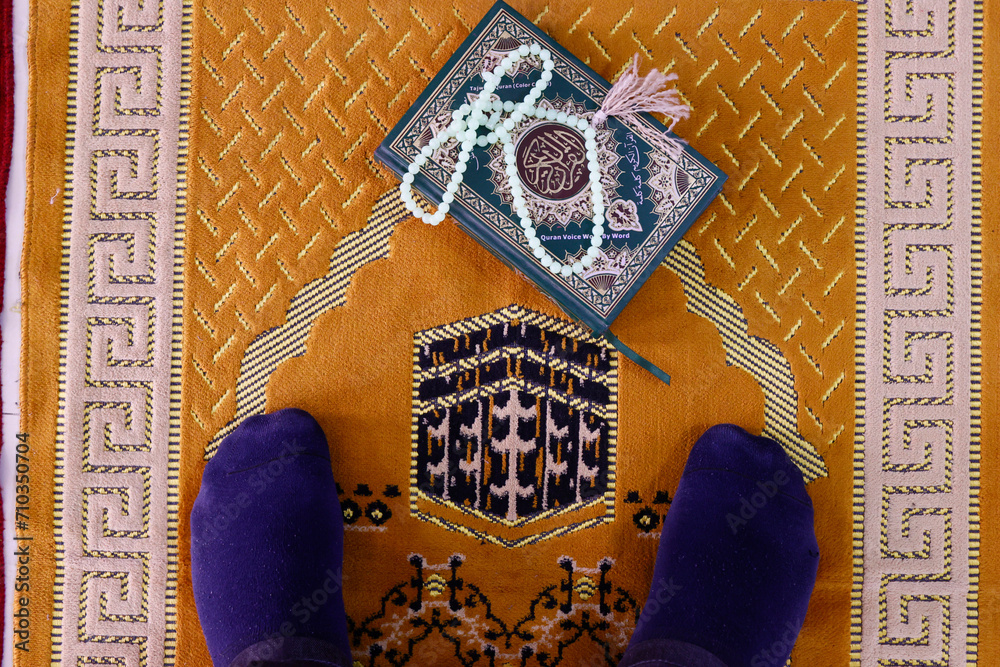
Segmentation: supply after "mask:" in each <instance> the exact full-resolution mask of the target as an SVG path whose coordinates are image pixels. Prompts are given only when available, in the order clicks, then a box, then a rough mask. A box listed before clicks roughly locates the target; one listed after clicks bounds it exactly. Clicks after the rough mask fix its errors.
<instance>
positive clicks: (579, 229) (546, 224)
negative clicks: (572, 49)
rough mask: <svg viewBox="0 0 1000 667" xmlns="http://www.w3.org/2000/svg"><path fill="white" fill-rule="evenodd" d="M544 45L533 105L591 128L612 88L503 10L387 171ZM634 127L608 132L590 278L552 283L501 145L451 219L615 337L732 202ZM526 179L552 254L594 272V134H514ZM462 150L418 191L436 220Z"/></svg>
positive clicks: (394, 148) (478, 165)
mask: <svg viewBox="0 0 1000 667" xmlns="http://www.w3.org/2000/svg"><path fill="white" fill-rule="evenodd" d="M535 42H537V43H538V44H540V45H541V46H542V47H543V48H547V49H549V50H550V51H551V53H552V59H553V60H554V64H555V67H554V69H553V70H552V79H551V81H550V83H549V85H548V87H547V88H546V89H545V91H544V94H543V95H542V97H541V99H539V100H538V102H537V103H536V104H535V106H536V107H539V108H542V109H546V110H548V109H554V110H555V111H556V112H565V113H566V114H568V115H575V116H577V117H580V118H586V119H588V120H589V119H591V118H592V117H593V115H594V113H595V112H596V111H597V110H598V109H599V108H600V106H601V102H602V101H603V100H604V97H605V96H606V94H607V92H608V89H609V88H610V84H609V83H608V82H607V81H605V80H604V79H603V78H601V77H600V76H598V75H597V74H596V73H594V71H593V70H591V69H590V68H589V67H588V66H587V65H585V64H584V63H583V62H581V61H580V60H579V59H578V58H576V57H575V56H573V55H572V54H571V53H569V52H568V51H566V50H565V49H564V48H562V47H561V46H559V45H558V44H557V43H556V42H555V41H553V40H552V39H551V38H549V37H548V36H547V35H546V34H545V33H543V32H542V31H540V30H538V28H536V27H535V26H534V25H533V24H532V23H531V22H530V21H528V20H527V19H525V18H524V17H523V16H521V15H520V14H518V13H517V12H516V11H514V10H513V9H511V8H510V7H509V6H507V5H506V4H505V3H503V2H497V3H496V4H495V5H494V6H493V7H492V8H491V9H490V11H489V12H488V13H487V14H486V16H485V17H484V18H483V19H482V21H480V22H479V24H478V25H477V26H476V27H475V28H473V30H472V32H471V34H470V35H469V37H468V38H467V39H466V40H465V41H464V42H463V43H462V45H461V46H460V47H459V48H458V50H457V51H456V52H455V53H454V54H453V55H452V57H451V58H450V59H449V60H448V62H447V63H446V64H445V65H444V67H442V68H441V71H440V72H438V74H437V75H436V76H435V77H434V79H433V80H432V81H431V82H430V84H428V86H427V88H426V89H425V90H424V92H423V93H422V94H421V95H420V97H419V98H418V99H417V101H416V102H415V103H414V104H413V106H411V107H410V109H409V110H408V111H407V112H406V114H404V116H403V118H402V119H401V120H400V121H399V122H398V123H397V124H396V126H395V127H393V128H392V130H391V131H390V132H389V134H388V136H387V137H386V139H385V140H384V141H383V142H382V144H381V145H380V146H379V147H378V148H377V149H376V151H375V157H376V158H377V159H378V160H380V161H381V162H382V163H383V164H385V165H386V166H387V167H388V168H389V169H391V170H392V171H393V172H395V173H396V174H397V175H400V176H401V175H403V174H405V173H406V171H407V169H408V168H409V166H410V164H412V163H413V161H414V158H415V156H416V155H417V154H418V153H420V151H421V149H423V148H424V147H425V146H428V145H429V144H430V143H431V140H432V139H433V138H434V137H435V136H438V135H439V134H442V133H443V132H445V130H446V129H447V127H448V125H449V124H450V123H451V121H452V113H453V112H454V111H455V110H457V109H458V108H459V107H460V106H461V105H463V104H471V103H472V101H473V100H474V98H475V97H476V96H477V95H478V94H479V93H480V91H482V90H483V83H484V82H483V78H482V74H483V72H490V71H492V70H493V69H494V68H495V67H496V66H497V64H499V63H500V62H501V61H502V60H503V59H504V57H505V56H507V55H508V54H510V53H511V52H514V51H516V50H517V49H518V47H520V46H521V45H522V44H525V45H530V44H532V43H535ZM541 73H542V62H541V60H540V59H539V58H537V57H535V56H531V57H528V58H525V59H522V60H521V61H520V62H519V63H518V65H517V67H516V69H514V70H513V71H512V72H510V73H509V74H508V75H507V76H505V77H504V78H503V79H502V81H501V82H500V83H499V85H497V87H496V90H495V91H494V93H493V95H494V96H495V97H496V98H498V99H499V100H500V101H501V102H506V101H508V100H510V101H513V102H515V103H517V102H519V101H521V100H522V99H523V98H524V97H525V95H526V94H527V93H528V92H529V91H530V90H531V88H532V86H534V85H535V83H536V82H537V81H538V79H539V77H540V76H541ZM636 118H637V120H636V121H634V122H631V121H629V122H627V123H625V122H622V121H621V120H620V119H618V118H616V117H613V116H612V117H609V118H608V119H607V120H606V121H605V122H603V123H601V124H599V125H598V126H597V127H596V128H595V129H596V130H597V137H596V139H597V155H598V161H599V163H600V167H601V169H600V172H601V180H600V182H601V186H602V189H603V192H604V203H605V206H606V211H605V214H604V216H605V222H604V230H605V231H604V235H603V237H604V243H603V245H602V246H601V248H600V253H599V254H598V256H597V257H596V258H595V260H594V261H593V263H592V264H591V265H590V266H589V267H587V268H586V269H585V270H584V271H583V272H582V273H580V274H571V275H569V276H563V275H560V274H553V273H552V272H550V271H549V270H548V269H546V268H545V267H544V266H543V265H542V263H541V261H540V259H539V258H538V257H536V256H535V254H534V252H533V251H532V248H531V247H530V246H529V243H528V241H529V240H528V238H527V237H526V236H525V234H524V231H523V230H522V228H521V226H520V224H519V220H518V216H517V215H516V213H515V211H514V208H513V207H514V199H513V196H512V195H511V192H510V182H509V178H508V175H507V172H506V166H505V162H504V156H503V151H502V148H501V146H500V144H499V143H498V144H492V145H489V144H488V145H486V146H478V145H477V146H475V147H474V148H473V149H472V151H471V153H472V154H471V157H470V159H469V162H468V164H467V167H468V168H467V171H466V172H465V175H464V179H463V181H462V183H461V185H460V187H459V190H458V192H456V193H455V198H454V201H453V202H452V204H451V209H450V211H449V213H450V215H451V216H452V218H453V219H454V220H455V221H456V222H457V223H458V224H459V225H460V226H461V227H462V228H463V229H464V230H465V231H466V232H467V233H469V234H470V235H471V236H472V237H473V238H475V239H476V240H477V241H479V242H480V243H481V244H482V245H484V246H485V247H486V248H487V249H489V250H490V251H491V252H492V253H493V254H494V255H496V256H497V257H499V258H500V259H501V260H502V261H503V262H504V263H506V264H507V265H508V266H510V267H511V268H513V269H514V270H516V271H518V272H519V273H521V274H522V275H524V276H525V277H526V278H527V279H528V280H530V281H532V282H533V283H534V284H535V285H536V286H537V287H538V288H539V289H540V290H541V291H542V292H543V293H545V294H546V295H548V296H549V297H550V298H551V299H553V300H554V301H555V302H556V303H557V304H558V305H559V306H560V307H561V308H562V309H563V310H564V311H565V312H566V313H567V314H568V315H570V316H571V317H573V318H575V319H577V320H579V321H580V322H582V323H583V324H584V325H586V326H587V327H589V328H590V329H591V330H592V331H593V332H594V334H595V335H602V334H604V333H605V332H606V331H607V330H608V329H609V327H610V326H611V323H612V322H613V321H614V319H615V318H616V317H617V316H618V314H619V313H620V312H621V310H622V309H623V308H624V307H625V305H626V304H627V303H628V302H629V300H630V299H631V298H632V296H633V295H634V294H635V293H636V292H637V291H638V290H639V288H640V287H641V286H642V284H643V283H644V282H645V281H646V279H647V278H648V277H649V276H650V274H652V272H653V271H654V270H655V269H656V267H657V266H659V265H660V263H661V262H662V261H663V258H664V257H665V256H666V255H667V253H668V252H670V249H671V248H672V247H673V246H674V244H675V243H677V241H678V240H680V238H681V236H682V235H683V234H684V232H685V231H686V230H687V229H688V227H690V226H691V224H692V223H693V222H694V220H695V219H696V218H697V217H698V216H699V215H700V214H701V212H702V211H704V209H705V208H706V207H707V206H708V205H709V204H710V203H711V201H712V200H713V199H714V198H715V196H716V195H717V194H718V193H719V190H721V188H722V184H723V183H724V182H725V180H726V175H725V174H724V173H722V172H721V171H720V170H719V169H718V168H717V167H716V166H715V165H713V164H712V163H711V162H709V161H708V160H707V159H705V158H704V157H703V156H702V155H700V154H699V153H698V152H697V151H695V150H694V149H692V148H691V147H690V146H688V145H686V144H684V150H683V151H681V152H679V153H677V152H676V151H675V153H677V154H675V155H670V154H668V153H667V152H665V151H663V150H662V149H660V148H657V147H656V146H657V144H659V145H662V143H663V142H662V141H661V142H656V141H655V139H656V137H657V135H662V134H664V133H666V132H667V128H666V127H664V126H663V124H662V123H660V122H658V121H657V120H656V119H655V118H653V117H652V116H651V115H649V114H640V115H639V116H637V117H636ZM511 135H512V137H513V143H514V145H515V157H516V165H517V174H518V177H519V179H520V182H521V186H522V189H523V191H524V193H525V197H524V198H525V200H526V202H527V208H528V209H529V210H530V212H531V219H532V220H533V221H534V222H535V229H536V234H537V237H538V238H539V240H540V241H541V242H542V245H543V246H544V247H545V249H546V250H548V251H549V252H550V253H551V254H552V255H554V256H555V257H556V258H557V259H558V260H560V261H561V262H563V263H564V264H572V263H573V262H574V261H576V260H578V259H580V258H582V257H583V256H584V255H585V254H586V252H587V250H588V248H589V247H590V245H591V230H592V229H593V228H594V225H593V222H592V219H591V212H592V210H593V207H592V200H591V189H590V181H589V172H588V159H587V157H586V148H585V139H584V134H583V132H582V131H578V130H576V129H574V128H570V127H568V126H566V125H564V124H560V123H557V122H554V121H550V120H548V119H539V118H536V117H534V116H532V117H526V118H524V119H522V120H521V121H520V122H518V123H517V124H516V125H515V127H514V129H513V130H512V131H511ZM459 150H460V148H459V146H458V145H457V142H455V141H454V140H450V141H446V142H444V143H442V144H441V145H440V146H438V147H437V149H436V150H434V151H433V153H432V154H431V156H430V157H429V159H428V160H427V162H426V163H425V164H424V165H423V168H422V169H421V170H420V171H419V172H418V173H417V174H416V175H415V176H414V182H413V186H412V187H413V189H414V190H415V191H418V192H420V193H421V194H422V195H424V197H425V198H426V199H427V200H429V202H430V204H431V206H432V208H431V210H433V208H434V207H435V206H436V205H437V204H438V203H439V202H440V201H441V196H442V195H443V194H444V192H445V189H446V187H447V186H448V184H449V182H450V180H451V176H452V173H453V172H454V170H455V165H456V163H457V162H458V159H459V158H458V154H459Z"/></svg>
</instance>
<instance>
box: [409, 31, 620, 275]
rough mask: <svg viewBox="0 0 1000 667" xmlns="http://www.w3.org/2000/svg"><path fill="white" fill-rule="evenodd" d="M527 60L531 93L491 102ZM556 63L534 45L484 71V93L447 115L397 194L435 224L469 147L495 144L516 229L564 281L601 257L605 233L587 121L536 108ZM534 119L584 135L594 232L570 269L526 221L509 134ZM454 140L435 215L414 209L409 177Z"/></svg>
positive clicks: (594, 140) (447, 203)
mask: <svg viewBox="0 0 1000 667" xmlns="http://www.w3.org/2000/svg"><path fill="white" fill-rule="evenodd" d="M529 55H533V56H538V57H540V58H541V60H542V74H541V77H540V78H539V80H538V81H537V82H535V85H534V86H533V87H532V88H531V90H530V91H529V92H528V93H527V95H525V96H524V98H523V99H522V100H521V101H520V102H514V101H511V100H508V101H506V102H503V103H501V102H500V101H499V100H493V101H490V95H491V94H492V93H493V92H494V91H495V90H496V88H497V85H498V84H499V83H500V81H501V79H502V78H503V77H504V76H505V75H506V74H509V73H510V72H513V71H515V69H516V67H517V65H518V64H519V63H520V62H521V61H522V60H524V59H525V58H527V57H528V56H529ZM554 68H555V62H554V61H553V60H552V53H551V52H550V51H549V50H548V49H544V48H542V46H541V45H540V44H538V43H537V42H536V43H533V44H531V45H530V46H528V45H525V44H522V45H521V46H520V47H519V48H518V49H517V51H514V52H512V53H510V54H508V55H507V56H506V57H504V59H503V60H502V61H501V62H500V64H499V65H497V67H495V68H494V69H493V70H491V71H489V72H484V73H483V75H482V77H483V90H482V91H481V92H480V93H479V95H478V96H477V97H476V99H475V100H473V103H472V104H471V105H469V104H463V105H462V106H460V107H459V108H458V109H456V110H455V111H454V112H453V113H452V121H451V124H450V125H449V126H448V127H447V128H446V129H445V130H444V131H443V132H441V133H440V134H438V135H437V136H435V137H434V138H433V139H431V141H430V143H429V144H428V145H427V146H424V147H423V148H422V149H421V151H420V153H418V154H417V155H416V157H415V158H414V160H413V163H412V164H411V165H410V166H409V168H408V169H407V173H406V174H403V182H402V183H401V184H400V186H399V190H400V195H401V197H402V199H403V203H404V204H405V205H406V208H407V209H409V210H410V212H411V213H413V215H414V216H416V217H417V218H419V219H421V220H423V221H424V222H425V223H427V224H430V225H437V224H438V223H440V222H441V221H442V220H444V216H445V214H446V213H448V211H449V210H450V208H451V203H452V202H453V201H454V200H455V193H456V192H458V188H459V186H460V185H461V184H462V180H463V178H464V174H465V171H466V170H467V169H468V162H469V158H470V157H471V154H472V149H473V147H474V146H480V147H485V146H487V145H492V144H495V143H499V144H500V145H501V146H502V149H503V158H504V165H505V172H506V174H507V179H508V180H509V182H510V194H511V196H512V197H513V199H514V201H513V208H514V212H515V213H516V214H517V217H518V219H519V220H520V224H521V229H522V230H523V232H524V235H525V237H526V238H527V239H528V246H529V247H530V248H531V250H532V252H533V253H534V255H535V257H537V258H538V259H539V260H540V261H541V263H542V265H543V266H544V267H546V268H547V269H548V270H549V271H551V272H552V273H557V274H560V275H562V276H563V277H564V278H569V277H570V276H571V275H573V274H576V275H579V274H581V273H583V271H584V269H586V268H588V267H590V266H591V265H592V264H593V263H594V260H595V259H596V257H597V256H598V255H599V254H600V248H601V245H602V244H603V242H604V240H603V238H602V237H603V234H604V212H605V207H604V189H603V187H602V186H601V166H600V163H599V162H598V160H597V132H596V130H595V129H594V127H593V125H592V124H591V122H590V121H588V120H587V119H586V118H580V117H577V116H575V115H572V114H567V113H566V112H565V111H559V112H556V111H555V110H554V109H548V110H546V109H541V108H538V107H536V106H535V103H536V102H537V101H538V100H539V98H541V96H542V91H544V90H545V89H546V88H547V87H548V85H549V82H550V81H551V80H552V70H553V69H554ZM532 116H533V117H535V118H538V119H540V120H541V119H545V120H549V121H555V122H557V123H560V124H562V125H565V126H567V127H570V128H572V129H574V130H579V131H581V132H583V136H584V139H585V144H584V145H585V147H586V150H587V166H588V168H589V170H590V195H591V202H592V204H593V222H594V228H593V230H592V231H591V237H590V247H589V248H588V249H587V253H586V255H584V257H583V259H578V260H576V261H575V262H573V263H572V264H563V263H562V262H560V261H559V260H558V259H557V258H556V257H555V256H554V255H552V254H551V253H550V252H549V251H548V250H546V248H545V247H544V246H543V245H542V242H541V240H539V238H538V234H537V232H536V230H535V222H534V221H533V220H532V219H531V213H530V211H529V210H528V206H527V201H526V200H525V198H524V188H522V187H521V179H520V177H519V175H518V172H517V164H516V160H515V152H514V142H513V137H512V135H511V131H512V130H513V129H514V127H515V126H516V125H517V123H519V122H521V121H522V120H524V119H525V118H529V117H532ZM452 138H454V139H455V140H456V141H457V142H458V144H459V153H458V162H457V163H456V164H455V171H454V173H453V174H452V175H451V181H450V182H449V183H448V186H447V187H446V188H445V192H444V195H442V197H441V204H439V205H438V207H437V210H436V211H435V212H434V213H428V212H425V211H423V210H421V209H420V207H419V206H417V203H416V200H415V199H414V197H413V178H414V176H415V175H416V174H417V172H419V171H420V169H421V167H423V166H424V165H425V164H426V163H427V160H428V158H430V156H431V155H432V154H433V153H434V151H435V150H437V149H438V148H439V147H440V146H441V145H442V144H443V143H445V142H447V141H449V140H451V139H452Z"/></svg>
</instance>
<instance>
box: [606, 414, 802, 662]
mask: <svg viewBox="0 0 1000 667" xmlns="http://www.w3.org/2000/svg"><path fill="white" fill-rule="evenodd" d="M818 565H819V547H818V546H817V544H816V534H815V532H814V529H813V508H812V502H811V501H810V499H809V495H808V494H807V493H806V489H805V484H804V482H803V480H802V475H801V474H800V473H799V471H798V469H797V468H796V467H795V466H794V464H792V462H791V461H790V460H789V458H788V456H787V455H786V454H785V452H784V451H783V450H782V449H781V447H780V446H779V445H778V444H777V443H775V442H774V441H773V440H769V439H767V438H763V437H756V436H752V435H750V434H749V433H747V432H746V431H744V430H743V429H741V428H739V427H736V426H732V425H722V426H715V427H713V428H711V429H709V430H708V431H707V432H706V433H705V434H704V435H703V436H702V437H701V438H700V439H699V440H698V442H697V443H696V444H695V446H694V448H693V449H692V450H691V454H690V456H689V457H688V461H687V465H686V466H685V468H684V474H683V475H682V477H681V481H680V484H679V485H678V487H677V493H676V495H675V497H674V500H673V502H672V503H671V506H670V510H669V512H667V518H666V520H665V521H664V524H663V532H662V533H661V536H660V546H659V552H658V554H657V559H656V566H655V569H654V571H653V584H652V587H651V588H650V593H649V598H648V599H647V601H646V604H645V606H644V607H643V611H642V614H641V616H640V618H639V622H638V624H637V626H636V629H635V633H634V634H633V636H632V640H631V641H630V642H629V648H628V650H627V651H626V653H625V657H624V658H623V660H622V662H621V664H622V665H628V664H638V663H639V662H640V661H644V660H667V662H663V663H657V662H649V663H646V662H642V664H679V665H692V666H694V665H697V666H699V667H701V666H706V667H707V666H711V667H717V666H721V667H781V666H783V665H784V664H785V662H786V660H787V659H788V656H789V654H790V653H791V651H792V646H793V645H794V643H795V638H796V637H797V636H798V634H799V630H800V629H801V627H802V622H803V620H804V619H805V615H806V608H807V606H808V603H809V596H810V594H811V593H812V589H813V586H814V584H815V582H816V569H817V566H818Z"/></svg>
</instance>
